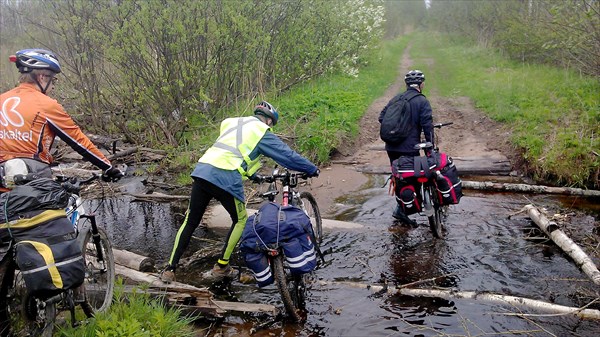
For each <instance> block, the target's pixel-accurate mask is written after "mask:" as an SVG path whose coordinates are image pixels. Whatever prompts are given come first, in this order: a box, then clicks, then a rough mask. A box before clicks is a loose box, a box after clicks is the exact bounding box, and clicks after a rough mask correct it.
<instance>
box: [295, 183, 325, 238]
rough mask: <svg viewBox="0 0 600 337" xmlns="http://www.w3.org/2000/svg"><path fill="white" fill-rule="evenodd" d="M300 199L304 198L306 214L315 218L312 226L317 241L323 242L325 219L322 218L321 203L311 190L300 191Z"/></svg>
mask: <svg viewBox="0 0 600 337" xmlns="http://www.w3.org/2000/svg"><path fill="white" fill-rule="evenodd" d="M300 199H302V204H303V208H304V211H305V212H306V214H307V215H308V216H309V217H311V219H314V221H311V223H312V222H314V223H313V224H312V226H313V232H314V233H315V241H317V244H321V242H322V241H323V219H322V218H321V211H320V210H319V205H317V200H316V199H315V197H314V196H313V195H312V194H310V192H302V193H300Z"/></svg>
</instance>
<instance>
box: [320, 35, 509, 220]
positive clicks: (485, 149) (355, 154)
mask: <svg viewBox="0 0 600 337" xmlns="http://www.w3.org/2000/svg"><path fill="white" fill-rule="evenodd" d="M409 53H410V45H409V46H408V47H407V48H406V49H405V51H404V54H403V56H402V59H401V63H400V67H399V74H398V77H397V80H396V82H395V83H394V84H392V85H391V86H390V87H389V88H388V89H387V90H386V92H385V94H384V95H383V96H381V97H380V98H378V99H377V100H375V101H374V102H373V103H372V104H371V106H369V108H368V109H367V111H366V113H365V115H364V116H363V118H362V120H361V129H360V134H359V137H358V138H357V139H356V140H355V141H354V142H348V143H346V144H345V146H343V147H340V148H338V149H337V151H336V153H335V155H334V156H333V158H332V164H331V165H330V166H328V167H324V168H322V170H321V171H322V174H321V176H320V177H319V178H318V179H315V180H314V181H313V184H312V189H311V192H312V193H313V194H314V195H315V197H316V198H317V200H318V201H319V205H320V206H321V209H322V210H323V211H324V212H325V213H327V212H328V211H330V210H331V209H332V207H333V206H334V204H335V199H336V198H337V197H339V196H341V195H345V194H348V193H350V192H353V191H356V190H358V189H359V188H360V187H361V186H362V185H363V184H364V183H365V182H366V181H367V178H366V177H365V175H364V174H362V173H360V172H358V171H356V170H355V169H354V166H363V165H367V164H368V165H373V166H387V165H389V164H388V159H387V155H386V154H385V152H383V151H377V150H373V148H382V147H383V142H382V141H381V140H380V139H379V122H378V120H377V119H378V117H379V113H380V112H381V110H382V109H383V107H384V106H385V105H386V104H387V102H388V101H389V100H390V99H391V98H392V97H394V95H396V94H397V93H399V92H401V91H404V90H405V84H404V74H405V73H406V72H407V71H409V70H410V69H411V68H412V60H411V59H410V57H409ZM430 62H433V60H431V61H430ZM425 76H426V78H431V77H434V76H436V74H425ZM424 94H425V95H426V96H427V98H428V99H429V101H430V103H431V106H432V108H433V120H434V123H442V122H453V123H454V125H452V126H450V127H447V128H443V129H441V130H439V131H438V132H437V135H438V140H437V142H438V145H439V147H440V149H441V150H442V151H444V152H446V153H448V154H450V155H451V156H453V157H478V156H488V157H493V156H502V155H503V156H505V157H508V158H509V159H510V160H511V162H513V163H514V158H515V156H514V155H513V154H514V151H515V150H514V149H512V148H511V146H510V145H509V136H510V133H509V132H507V131H505V130H503V129H502V127H501V125H500V124H498V123H496V122H494V121H493V120H491V119H490V118H489V117H487V116H486V115H485V114H484V113H483V112H481V111H479V110H477V109H476V108H475V107H474V105H473V103H472V102H471V100H470V99H469V98H468V97H455V98H454V97H453V98H448V97H441V96H439V95H438V94H437V92H436V90H435V88H429V87H428V86H427V81H426V82H425V88H424Z"/></svg>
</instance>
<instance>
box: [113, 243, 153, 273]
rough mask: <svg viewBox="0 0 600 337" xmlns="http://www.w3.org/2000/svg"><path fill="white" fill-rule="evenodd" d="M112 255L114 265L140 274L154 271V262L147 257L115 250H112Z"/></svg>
mask: <svg viewBox="0 0 600 337" xmlns="http://www.w3.org/2000/svg"><path fill="white" fill-rule="evenodd" d="M113 255H114V257H115V263H116V264H120V265H122V266H125V267H127V268H131V269H134V270H137V271H142V272H149V271H154V261H153V260H152V259H151V258H149V257H146V256H142V255H138V254H136V253H133V252H130V251H127V250H121V249H116V248H113Z"/></svg>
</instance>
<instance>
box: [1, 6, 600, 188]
mask: <svg viewBox="0 0 600 337" xmlns="http://www.w3.org/2000/svg"><path fill="white" fill-rule="evenodd" d="M599 8H600V4H599V2H598V1H596V0H565V1H554V0H507V1H436V0H425V1H420V0H414V1H393V0H391V1H385V0H332V1H321V0H285V1H284V0H266V1H257V0H231V1H223V0H206V1H195V0H35V1H21V0H0V9H1V10H0V54H1V55H0V56H1V57H2V59H3V60H6V61H3V62H1V63H0V90H2V91H6V90H8V89H10V88H12V87H13V86H14V85H15V84H16V82H17V78H18V73H17V72H16V69H14V66H13V65H12V64H10V63H9V62H8V61H7V58H8V56H9V55H11V54H13V53H14V52H15V51H16V50H19V49H23V48H30V47H36V48H45V49H49V50H52V51H54V52H55V53H56V54H57V55H58V56H59V58H60V62H61V65H62V67H63V69H65V71H64V72H63V74H61V84H60V93H59V94H58V97H56V98H57V99H58V100H59V101H60V102H61V103H62V104H63V105H65V107H66V109H67V111H69V112H70V113H71V114H72V115H73V117H74V118H75V119H76V120H77V121H78V122H80V123H81V124H82V125H85V129H86V131H87V132H91V133H96V134H103V135H110V136H113V137H116V138H119V139H122V140H123V141H125V142H128V143H133V144H138V145H143V146H148V147H155V148H164V149H168V150H170V151H172V152H174V153H178V152H181V150H182V148H183V149H187V147H188V146H189V145H190V144H192V145H193V146H194V147H195V148H202V147H203V146H206V145H207V144H208V143H209V142H210V139H212V137H213V136H214V132H215V130H214V129H215V128H216V125H217V123H218V122H219V121H220V120H221V119H222V118H223V117H224V116H228V115H232V114H235V115H241V114H244V113H247V112H248V110H249V107H250V106H251V105H252V104H253V103H254V102H255V101H256V100H257V99H266V98H268V99H269V100H274V101H277V99H278V97H281V96H282V95H285V94H286V93H288V92H293V91H294V89H295V88H297V87H298V86H300V85H303V84H306V83H311V81H313V80H315V79H319V78H322V77H324V76H327V75H331V74H338V75H340V76H342V77H345V78H349V79H353V78H358V79H359V80H360V78H359V74H361V71H362V70H363V69H364V68H365V67H368V66H369V65H371V64H372V63H373V62H378V61H380V60H381V50H382V45H383V44H384V43H386V41H392V40H394V39H397V38H399V37H402V36H409V38H410V36H411V34H413V32H419V31H420V32H442V33H443V34H445V35H446V36H448V39H450V38H452V39H454V38H457V37H458V38H461V39H463V40H466V41H469V42H468V43H470V44H472V45H476V46H478V47H480V48H484V49H489V50H494V51H495V52H497V53H498V54H499V55H501V56H502V57H504V58H506V59H509V60H513V61H514V62H515V64H517V65H518V64H521V65H522V66H535V65H545V66H549V67H552V68H553V69H561V70H563V71H565V73H567V74H569V75H568V76H569V81H571V79H573V83H568V86H569V87H572V88H574V89H573V90H577V87H578V85H579V84H578V81H581V82H582V83H588V81H591V83H592V84H591V90H592V92H593V90H595V89H597V88H598V76H599V75H600V10H599ZM414 42H415V43H418V41H414ZM463 75H465V76H467V75H468V74H463ZM577 79H580V80H577ZM548 89H550V88H548ZM582 90H583V93H582V94H581V96H580V97H579V98H578V99H579V100H580V101H581V102H583V103H582V104H580V106H581V107H579V106H578V107H574V108H573V109H572V111H562V112H561V113H563V114H576V115H577V116H580V115H581V116H583V117H582V118H581V119H580V120H583V122H582V123H583V124H584V126H582V127H581V128H583V130H581V129H577V128H576V129H575V130H574V132H575V133H576V134H575V135H574V136H576V137H579V139H580V140H582V141H581V142H580V143H582V144H583V145H581V144H576V146H577V147H579V146H583V148H582V149H580V150H577V151H576V152H577V155H579V152H581V153H587V154H590V153H592V155H591V157H590V158H587V157H586V158H587V159H585V160H584V161H583V163H584V165H587V166H591V167H590V169H589V170H588V172H587V173H586V174H585V175H586V176H585V177H579V178H577V179H575V180H573V181H569V179H563V178H561V180H564V183H565V184H576V185H586V181H587V182H590V181H592V185H593V182H594V181H595V183H596V184H597V181H598V171H599V170H600V164H599V163H600V158H599V155H598V152H600V150H598V147H599V146H598V144H599V143H598V132H599V131H600V130H599V127H598V124H600V112H599V108H598V100H597V98H596V99H594V98H593V97H592V98H590V95H589V88H588V89H582ZM555 94H556V93H553V94H552V93H551V94H549V96H550V99H556V100H560V99H561V97H555ZM592 95H593V94H592ZM307 99H308V100H309V101H308V102H305V103H306V104H304V106H303V107H302V108H301V110H298V111H292V113H293V114H292V115H293V116H294V118H295V119H296V120H299V119H311V118H313V117H315V116H316V117H317V118H319V119H322V118H325V117H323V114H326V113H328V112H327V111H322V109H321V108H320V107H321V105H320V103H319V102H314V101H310V100H311V98H310V97H309V98H307ZM581 102H580V103H581ZM338 103H339V102H338ZM343 103H344V104H345V103H347V102H343ZM328 104H329V108H331V109H334V107H333V105H335V104H336V102H333V103H331V102H330V103H328ZM516 109H522V107H520V106H519V107H517V108H516ZM327 118H329V117H327ZM342 119H343V118H342ZM497 119H499V120H502V118H501V117H499V118H497ZM346 122H348V121H346V120H344V121H343V122H342V124H343V123H346ZM549 123H560V121H557V120H556V118H555V119H554V120H551V121H549ZM332 124H335V123H332ZM207 126H208V127H207ZM306 127H313V128H314V125H313V126H311V125H307V126H306ZM331 127H332V128H333V130H336V127H335V125H333V126H331ZM355 128H356V127H355V126H354V127H353V126H348V127H346V126H344V127H342V129H343V131H344V132H345V133H347V134H348V135H343V136H341V137H337V138H340V139H342V138H343V137H345V136H349V137H352V134H353V132H355ZM293 131H294V130H293V128H291V127H290V126H288V127H287V129H285V130H282V131H280V132H283V133H289V132H293ZM290 139H291V140H292V141H293V140H294V139H295V137H293V135H291V136H290ZM517 143H518V142H517ZM336 145H337V144H336V142H335V141H323V142H319V141H318V140H317V141H313V142H311V143H310V144H307V145H303V146H302V147H301V150H302V151H303V152H305V153H313V152H319V151H320V153H325V155H323V154H321V155H311V157H313V159H315V160H317V161H319V162H326V161H327V155H326V154H327V153H329V152H331V151H332V149H334V148H335V147H336ZM319 146H324V147H325V148H324V149H321V150H318V151H316V150H315V149H314V148H317V147H319ZM519 146H520V147H521V148H522V150H523V151H524V157H525V158H526V160H530V161H535V159H539V158H536V156H538V157H541V155H540V154H539V153H536V151H535V150H532V149H529V145H528V144H519ZM569 146H570V145H567V147H569ZM311 147H313V148H311ZM177 149H179V150H177ZM566 151H571V150H569V149H566ZM528 152H531V154H528ZM587 154H584V156H587ZM533 166H535V164H534V165H533ZM546 171H548V170H547V169H544V172H545V174H547V175H549V176H552V175H553V172H552V170H549V171H548V172H546ZM588 186H589V184H588Z"/></svg>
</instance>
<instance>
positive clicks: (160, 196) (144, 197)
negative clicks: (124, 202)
mask: <svg viewBox="0 0 600 337" xmlns="http://www.w3.org/2000/svg"><path fill="white" fill-rule="evenodd" d="M127 195H130V196H132V197H133V200H132V202H133V201H145V202H172V201H177V200H188V199H189V198H190V196H189V195H169V194H164V193H159V192H153V193H149V194H137V193H127Z"/></svg>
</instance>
